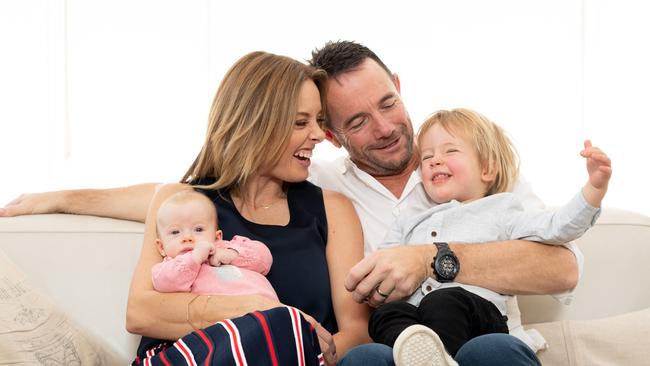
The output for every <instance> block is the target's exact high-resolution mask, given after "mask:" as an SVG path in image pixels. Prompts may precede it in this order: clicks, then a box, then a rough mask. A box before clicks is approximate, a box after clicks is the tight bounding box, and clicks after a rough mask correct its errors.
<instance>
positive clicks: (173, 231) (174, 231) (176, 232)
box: [171, 230, 181, 235]
mask: <svg viewBox="0 0 650 366" xmlns="http://www.w3.org/2000/svg"><path fill="white" fill-rule="evenodd" d="M180 233H181V232H180V230H172V232H171V234H172V235H178V234H180Z"/></svg>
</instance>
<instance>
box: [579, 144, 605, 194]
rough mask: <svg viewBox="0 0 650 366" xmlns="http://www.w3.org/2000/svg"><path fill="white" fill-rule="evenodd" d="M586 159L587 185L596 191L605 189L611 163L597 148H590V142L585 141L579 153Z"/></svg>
mask: <svg viewBox="0 0 650 366" xmlns="http://www.w3.org/2000/svg"><path fill="white" fill-rule="evenodd" d="M580 155H582V156H583V157H584V158H586V159H587V172H588V173H589V183H590V184H591V185H592V186H593V187H594V188H596V189H606V188H607V183H609V178H610V177H611V176H612V162H611V160H610V159H609V157H608V156H607V155H606V154H605V153H604V152H603V151H602V150H600V149H599V148H597V147H595V146H591V141H590V140H585V148H584V150H582V151H581V152H580Z"/></svg>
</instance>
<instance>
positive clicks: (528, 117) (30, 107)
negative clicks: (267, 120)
mask: <svg viewBox="0 0 650 366" xmlns="http://www.w3.org/2000/svg"><path fill="white" fill-rule="evenodd" d="M280 4H281V5H280ZM649 15H650V6H649V5H646V4H645V3H643V2H637V1H632V0H622V1H606V0H590V1H586V0H585V1H578V0H570V1H566V0H552V1H517V0H501V1H490V2H486V1H481V0H472V1H454V2H449V1H435V2H427V4H401V5H398V4H397V3H395V2H394V1H390V2H389V1H384V0H380V1H357V2H353V1H341V0H331V1H328V2H305V1H283V2H275V3H272V2H264V1H238V2H220V1H208V0H203V1H180V0H178V1H171V0H164V1H160V0H128V1H127V0H114V1H110V2H109V1H98V0H67V1H64V0H51V1H48V0H40V1H39V0H30V1H22V0H4V1H2V2H0V46H1V47H2V55H3V56H2V57H0V98H1V99H0V105H1V106H0V136H1V137H2V140H1V141H2V143H1V144H0V168H1V169H0V182H2V183H1V184H2V185H1V189H0V204H1V203H4V202H7V201H9V200H10V199H11V198H13V197H14V196H16V195H18V194H19V193H21V192H28V191H40V190H49V189H60V188H74V187H110V186H115V185H125V184H133V183H139V182H145V181H173V180H177V179H179V178H180V177H181V176H182V174H183V173H184V171H185V169H186V167H187V166H188V165H189V163H190V162H191V161H192V159H193V157H194V156H195V154H196V153H197V152H198V149H199V147H200V145H201V144H202V138H203V134H204V129H205V125H206V118H207V112H208V108H209V105H210V102H211V99H212V95H213V93H214V91H215V90H216V87H217V85H218V83H219V80H220V79H221V76H222V75H223V74H224V73H225V71H226V70H227V68H228V67H229V66H230V65H231V64H232V63H233V62H234V61H235V60H236V59H237V58H239V57H240V56H242V55H243V54H245V53H247V52H249V51H253V50H266V51H270V52H275V53H280V54H285V55H288V56H292V57H294V58H297V59H302V60H304V59H307V58H309V53H310V51H311V50H312V49H313V48H315V47H318V46H321V45H322V44H323V43H324V42H325V41H327V40H331V39H332V40H336V39H350V40H356V41H360V42H362V43H364V44H366V45H367V46H369V47H370V48H372V49H373V50H375V51H376V52H377V53H378V54H379V55H380V57H382V58H383V59H384V61H385V62H386V63H387V65H388V66H389V67H391V68H392V69H393V71H394V72H397V73H398V74H399V75H400V79H401V82H402V92H403V97H404V99H405V101H406V104H407V106H408V108H409V111H410V113H411V117H412V120H413V122H414V124H415V125H416V127H417V126H419V124H420V122H421V121H422V120H423V119H424V118H425V117H426V116H427V115H428V114H430V113H432V112H433V111H435V110H437V109H440V108H453V107H460V106H463V107H469V108H473V109H476V110H478V111H479V112H482V113H483V114H485V115H486V116H488V117H489V118H491V119H492V120H494V121H495V122H497V123H499V124H501V125H502V126H504V127H505V128H506V129H507V130H508V131H509V132H510V134H511V136H512V137H513V138H514V140H515V142H516V144H517V146H518V148H519V151H520V153H521V156H522V163H523V165H522V170H523V173H524V175H525V177H526V178H527V179H528V180H529V181H531V182H532V184H533V187H534V189H535V191H536V192H537V193H538V195H539V196H540V197H541V198H542V199H543V200H545V201H546V202H547V203H549V204H559V203H562V202H563V201H564V200H566V199H568V198H569V197H571V195H572V194H573V193H574V192H575V191H576V190H577V189H578V188H579V187H580V186H581V185H582V184H583V182H584V181H585V179H586V172H585V171H584V165H583V164H584V162H583V161H582V160H581V158H580V157H579V156H578V151H579V150H580V148H581V144H582V140H583V139H584V138H586V137H589V138H592V139H593V140H594V142H595V144H597V145H598V146H601V147H602V148H603V149H604V150H606V151H607V152H608V153H609V154H610V155H611V157H612V159H613V164H614V176H613V178H612V182H611V185H610V193H609V195H608V197H607V198H606V201H605V205H607V206H615V207H621V208H627V209H632V210H636V211H640V212H644V213H645V214H648V215H650V199H649V198H648V194H647V193H646V190H645V188H646V184H645V183H646V182H647V181H648V178H650V173H648V169H647V168H645V166H644V163H645V162H646V160H647V157H648V155H649V154H648V153H647V152H645V149H644V145H645V142H646V140H647V139H648V137H649V135H650V133H649V132H650V127H648V126H649V125H650V118H649V117H648V114H647V113H645V109H642V108H643V106H644V104H645V103H647V100H648V94H649V93H648V91H647V90H648V88H647V85H649V84H650V71H648V67H647V66H646V65H648V64H650V53H649V52H650V51H649V49H648V47H647V46H645V44H646V43H647V39H646V38H647V37H646V35H647V34H650V24H649V23H648V22H646V21H645V20H646V19H647V18H648V16H649ZM317 153H318V156H319V157H321V158H332V157H333V156H337V155H339V154H340V153H341V152H340V151H335V149H333V148H332V147H330V146H326V143H324V144H321V145H320V147H319V149H318V152H317Z"/></svg>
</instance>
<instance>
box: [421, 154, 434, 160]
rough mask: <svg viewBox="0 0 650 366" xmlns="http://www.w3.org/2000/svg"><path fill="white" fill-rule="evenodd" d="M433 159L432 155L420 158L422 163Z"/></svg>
mask: <svg viewBox="0 0 650 366" xmlns="http://www.w3.org/2000/svg"><path fill="white" fill-rule="evenodd" d="M432 157H433V155H424V156H422V161H425V160H429V159H431V158H432Z"/></svg>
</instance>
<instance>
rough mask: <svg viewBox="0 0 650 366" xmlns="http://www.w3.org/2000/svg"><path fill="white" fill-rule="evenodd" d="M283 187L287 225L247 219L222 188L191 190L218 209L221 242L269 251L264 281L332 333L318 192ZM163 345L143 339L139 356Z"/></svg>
mask: <svg viewBox="0 0 650 366" xmlns="http://www.w3.org/2000/svg"><path fill="white" fill-rule="evenodd" d="M214 181H215V179H214V178H204V179H200V180H198V181H195V182H193V183H192V184H193V185H209V184H211V183H213V182H214ZM287 185H288V190H287V201H288V203H289V215H290V218H289V223H288V224H287V225H286V226H277V225H260V224H256V223H253V222H250V221H248V220H246V219H245V218H244V217H243V216H242V215H241V214H240V213H239V211H238V210H237V208H236V207H235V205H234V204H233V203H232V199H231V197H230V193H229V192H228V190H226V189H221V190H205V189H199V188H197V189H196V190H197V191H200V192H202V193H204V194H205V195H207V196H208V197H209V198H210V199H211V200H212V201H213V202H214V203H215V205H216V206H217V216H218V218H219V228H220V229H221V230H222V231H223V237H224V239H227V240H228V239H230V238H232V237H233V236H234V235H243V236H247V237H249V238H250V239H254V240H259V241H261V242H263V243H264V244H266V245H267V246H268V247H269V250H270V251H271V254H272V255H273V264H272V266H271V270H270V271H269V273H268V275H267V276H266V277H267V278H268V280H269V282H271V285H272V286H273V288H274V289H275V292H276V293H277V294H278V298H279V299H280V302H282V303H283V304H285V305H290V306H294V307H296V308H298V309H300V310H302V311H303V312H305V313H307V314H309V315H311V316H312V317H314V319H316V320H317V321H318V322H319V323H320V324H321V325H322V326H323V327H325V329H327V330H328V331H329V332H330V333H332V334H334V333H336V332H337V331H338V326H337V324H336V318H335V317H334V307H333V305H332V295H331V291H330V280H329V270H328V267H327V260H326V257H325V246H326V244H327V218H326V216H325V204H324V202H323V192H322V190H321V189H320V188H319V187H317V186H315V185H313V184H311V183H309V182H306V181H305V182H300V183H287ZM162 342H163V341H162V340H155V339H152V338H148V337H142V340H141V342H140V346H139V347H138V354H141V352H143V351H146V350H147V349H149V348H151V347H152V345H154V344H159V343H162Z"/></svg>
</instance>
